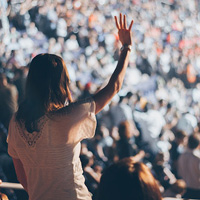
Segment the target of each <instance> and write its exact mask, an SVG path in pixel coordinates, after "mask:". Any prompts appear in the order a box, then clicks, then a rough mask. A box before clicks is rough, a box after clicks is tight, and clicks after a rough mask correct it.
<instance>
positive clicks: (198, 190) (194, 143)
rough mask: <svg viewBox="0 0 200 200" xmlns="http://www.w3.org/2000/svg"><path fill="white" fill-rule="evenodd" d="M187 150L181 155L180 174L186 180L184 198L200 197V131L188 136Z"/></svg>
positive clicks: (178, 167) (178, 170)
mask: <svg viewBox="0 0 200 200" xmlns="http://www.w3.org/2000/svg"><path fill="white" fill-rule="evenodd" d="M187 147H188V148H187V150H186V151H185V152H184V153H182V154H181V155H180V156H179V159H178V163H177V172H178V175H179V176H180V177H181V178H182V179H183V180H184V181H185V182H186V186H187V188H186V193H185V194H184V196H183V197H184V198H190V199H200V170H199V166H200V133H194V134H192V135H190V136H189V138H188V145H187Z"/></svg>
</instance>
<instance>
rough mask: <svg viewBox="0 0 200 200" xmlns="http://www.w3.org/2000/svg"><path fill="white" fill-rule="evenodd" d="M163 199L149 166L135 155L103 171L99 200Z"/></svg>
mask: <svg viewBox="0 0 200 200" xmlns="http://www.w3.org/2000/svg"><path fill="white" fill-rule="evenodd" d="M122 199H123V200H162V196H161V193H160V190H159V187H158V184H157V182H156V180H155V178H154V177H153V175H152V174H151V172H150V170H149V169H148V167H147V166H146V165H145V164H143V163H140V162H136V161H135V159H134V158H133V157H129V158H124V159H122V160H120V161H118V162H117V163H115V164H113V165H111V166H109V167H108V168H107V169H106V170H105V171H104V173H103V175H102V177H101V180H100V184H99V188H98V198H97V200H122Z"/></svg>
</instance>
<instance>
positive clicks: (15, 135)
mask: <svg viewBox="0 0 200 200" xmlns="http://www.w3.org/2000/svg"><path fill="white" fill-rule="evenodd" d="M115 22H116V26H117V28H118V34H119V40H120V41H121V43H122V49H121V55H120V58H119V62H118V64H117V67H116V69H115V71H114V73H113V74H112V76H111V78H110V81H109V83H108V84H107V85H106V86H105V87H104V88H103V89H102V90H100V91H99V92H98V93H96V94H95V95H94V96H93V98H91V99H88V100H86V101H84V102H74V103H73V102H72V97H71V95H70V91H69V74H68V72H67V68H66V66H65V64H64V62H63V59H62V58H60V57H58V56H56V55H52V54H40V55H38V56H36V57H35V58H34V59H33V60H32V61H31V64H30V69H29V74H28V78H27V84H26V96H25V100H24V102H23V103H22V104H21V105H20V107H19V109H18V111H17V113H16V115H14V116H13V118H12V120H11V122H10V126H9V136H8V152H9V154H10V155H11V156H12V158H13V161H14V165H15V170H16V173H17V176H18V180H19V181H20V183H21V184H22V185H23V186H24V188H25V190H26V191H27V192H28V194H29V199H30V200H51V199H60V200H66V199H70V200H76V199H84V200H91V195H90V194H89V192H88V190H87V188H86V186H85V184H84V178H83V175H82V168H81V163H80V159H79V154H80V141H81V140H83V139H84V138H90V137H93V135H94V133H95V128H96V118H95V114H97V113H98V112H100V111H101V110H102V109H103V107H104V106H105V105H106V104H107V103H109V101H110V100H111V99H112V97H113V96H114V95H115V94H116V93H117V92H118V91H119V89H120V88H121V86H122V83H123V79H124V75H125V72H126V68H127V65H128V60H129V54H130V51H131V44H132V39H131V28H132V25H133V21H131V24H130V26H129V28H127V25H126V16H122V14H120V17H119V22H118V19H117V18H116V17H115Z"/></svg>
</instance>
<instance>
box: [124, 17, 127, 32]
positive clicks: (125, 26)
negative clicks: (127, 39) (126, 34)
mask: <svg viewBox="0 0 200 200" xmlns="http://www.w3.org/2000/svg"><path fill="white" fill-rule="evenodd" d="M124 28H125V29H127V25H126V15H124Z"/></svg>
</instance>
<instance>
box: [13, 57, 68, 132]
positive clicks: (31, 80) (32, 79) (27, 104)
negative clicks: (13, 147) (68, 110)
mask: <svg viewBox="0 0 200 200" xmlns="http://www.w3.org/2000/svg"><path fill="white" fill-rule="evenodd" d="M69 82H70V80H69V74H68V71H67V67H66V65H65V63H64V61H63V59H62V58H61V57H59V56H57V55H54V54H39V55H37V56H36V57H34V58H33V60H32V61H31V63H30V68H29V73H28V77H27V81H26V91H25V98H24V101H23V102H22V103H21V104H20V106H19V109H18V111H17V115H16V119H17V121H23V122H24V123H25V128H26V129H27V131H28V132H30V133H32V132H33V131H39V129H38V126H37V120H38V119H39V118H40V117H41V116H43V115H45V114H46V113H48V112H51V111H55V110H57V109H60V108H62V107H64V105H65V103H66V100H67V99H68V101H69V103H70V102H71V101H72V98H71V94H70V90H69Z"/></svg>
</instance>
